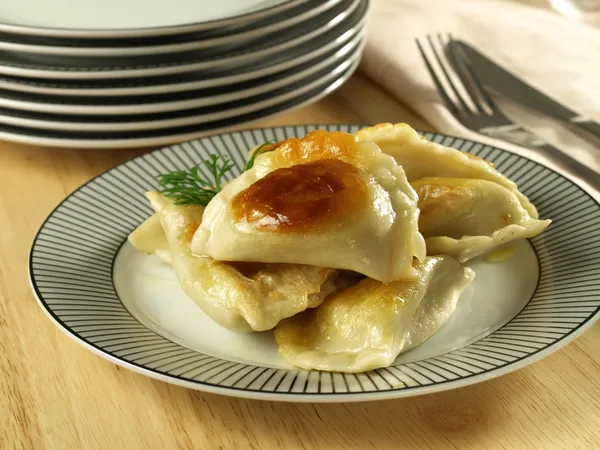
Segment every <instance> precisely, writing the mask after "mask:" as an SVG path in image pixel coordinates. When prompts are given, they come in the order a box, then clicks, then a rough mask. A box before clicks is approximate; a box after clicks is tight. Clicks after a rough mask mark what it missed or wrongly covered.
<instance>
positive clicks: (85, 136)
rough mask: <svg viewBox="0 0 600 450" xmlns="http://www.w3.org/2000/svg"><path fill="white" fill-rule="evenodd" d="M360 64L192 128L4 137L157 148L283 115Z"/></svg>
mask: <svg viewBox="0 0 600 450" xmlns="http://www.w3.org/2000/svg"><path fill="white" fill-rule="evenodd" d="M355 68H356V67H353V68H352V69H351V70H350V71H348V72H346V73H344V74H343V75H342V76H341V77H340V78H338V79H336V80H334V81H333V82H332V83H325V84H323V85H320V86H319V87H317V88H316V89H314V90H312V91H310V92H308V93H306V94H304V95H300V96H298V97H296V98H292V99H290V100H287V101H285V102H282V103H279V104H276V105H273V106H271V107H268V108H265V109H261V110H258V111H254V112H253V113H250V114H244V115H240V116H235V117H231V118H229V119H225V120H219V121H216V122H209V123H203V124H198V125H192V126H188V127H182V128H176V129H167V130H150V131H134V132H126V133H99V134H98V133H96V134H92V133H75V132H65V131H53V130H40V129H34V128H26V127H15V126H9V125H2V124H0V139H3V140H6V141H10V142H19V143H22V144H31V145H43V146H47V147H61V148H76V149H80V150H81V149H97V150H110V149H125V148H137V147H156V146H158V145H166V144H172V143H175V142H182V141H185V140H189V139H196V138H199V137H202V136H206V135H207V134H210V133H215V132H217V131H219V132H226V131H230V130H232V129H234V128H239V127H240V126H241V125H248V124H251V123H253V122H255V121H257V120H264V119H266V118H269V117H272V116H275V115H278V114H281V113H282V112H285V111H288V110H291V109H295V108H299V107H301V106H304V105H307V104H309V103H313V102H315V101H317V100H319V99H320V98H322V97H324V96H326V95H328V94H330V93H332V92H333V91H335V90H336V89H337V88H339V87H340V86H341V85H342V84H343V83H344V82H345V81H346V80H347V79H348V78H349V77H350V76H351V75H352V73H353V72H354V70H355Z"/></svg>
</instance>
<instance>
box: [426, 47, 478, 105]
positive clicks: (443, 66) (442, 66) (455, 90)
mask: <svg viewBox="0 0 600 450" xmlns="http://www.w3.org/2000/svg"><path fill="white" fill-rule="evenodd" d="M427 40H428V41H429V46H430V47H431V51H432V52H433V54H434V56H435V59H436V61H437V63H438V65H439V66H440V69H441V70H442V73H443V74H444V76H445V77H446V81H447V82H448V84H449V85H450V89H452V92H453V93H454V95H455V96H456V98H457V99H458V101H459V103H460V105H461V106H462V108H463V112H465V113H470V112H471V108H470V107H469V105H468V104H467V102H466V101H465V99H464V96H463V95H462V94H461V93H460V91H459V90H458V88H457V87H456V84H455V83H454V81H452V77H451V76H450V73H449V72H448V70H446V64H445V63H444V62H443V61H442V57H441V56H440V54H439V52H438V50H437V48H436V46H435V43H434V42H433V38H432V37H431V35H427ZM442 48H443V47H442Z"/></svg>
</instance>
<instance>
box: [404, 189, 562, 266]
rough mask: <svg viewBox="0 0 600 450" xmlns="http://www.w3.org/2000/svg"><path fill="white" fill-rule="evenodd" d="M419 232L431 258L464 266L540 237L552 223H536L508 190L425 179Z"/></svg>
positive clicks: (420, 202)
mask: <svg viewBox="0 0 600 450" xmlns="http://www.w3.org/2000/svg"><path fill="white" fill-rule="evenodd" d="M411 185H412V187H413V188H414V189H415V190H416V191H417V194H418V195H419V209H420V210H421V214H420V216H419V230H420V231H421V233H422V234H423V236H424V237H425V243H426V245H427V254H428V255H440V254H447V255H452V256H454V257H455V258H457V259H458V260H459V261H460V262H464V261H466V260H468V259H470V258H473V257H475V256H478V255H480V254H483V253H485V252H487V251H489V250H492V249H493V248H495V247H498V246H500V245H502V244H505V243H507V242H510V241H514V240H516V239H521V238H531V237H533V236H536V235H538V234H540V233H541V232H542V231H543V230H544V229H545V228H546V227H547V226H548V225H549V224H550V222H551V221H550V220H537V219H532V218H531V217H530V216H529V214H528V213H527V211H526V210H525V209H524V208H523V207H522V206H521V203H520V202H519V199H518V198H517V196H516V195H515V194H514V193H513V192H511V191H509V190H508V189H507V188H505V187H504V186H501V185H499V184H496V183H493V182H491V181H487V180H476V179H470V178H421V179H420V180H416V181H413V182H412V183H411Z"/></svg>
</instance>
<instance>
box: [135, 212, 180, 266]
mask: <svg viewBox="0 0 600 450" xmlns="http://www.w3.org/2000/svg"><path fill="white" fill-rule="evenodd" d="M127 240H128V241H129V243H130V244H131V245H133V246H134V247H135V248H136V249H137V250H139V251H140V252H142V253H146V254H147V255H156V256H158V257H159V258H160V259H162V260H163V261H164V262H166V263H167V264H171V251H170V250H169V243H168V242H167V237H166V236H165V232H164V231H163V228H162V225H161V224H160V219H159V218H158V216H157V215H156V214H152V215H151V216H150V217H148V218H147V219H146V220H144V222H142V224H141V225H140V226H138V227H137V228H136V229H135V230H133V232H132V233H131V234H130V235H129V236H128V237H127Z"/></svg>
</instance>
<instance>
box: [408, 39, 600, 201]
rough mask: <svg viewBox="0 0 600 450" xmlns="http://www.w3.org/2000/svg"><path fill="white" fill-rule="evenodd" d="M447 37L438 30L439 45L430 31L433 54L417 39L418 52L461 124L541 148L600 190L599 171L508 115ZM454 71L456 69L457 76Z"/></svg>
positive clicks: (441, 94) (495, 136) (445, 101)
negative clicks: (431, 55) (549, 142)
mask: <svg viewBox="0 0 600 450" xmlns="http://www.w3.org/2000/svg"><path fill="white" fill-rule="evenodd" d="M446 41H447V42H445V39H444V37H443V36H442V35H441V34H438V35H437V45H436V40H435V39H434V38H433V37H432V36H431V35H428V36H427V43H428V44H429V48H430V49H431V53H432V54H433V57H428V56H427V53H426V52H425V45H426V44H424V43H422V42H421V41H420V40H419V39H416V43H417V46H418V48H419V52H420V53H421V56H422V57H423V60H424V61H425V65H426V66H427V70H428V71H429V74H430V75H431V78H432V79H433V82H434V84H435V87H436V89H437V91H438V93H439V95H440V97H441V98H442V100H443V101H444V103H445V104H446V107H447V108H448V109H449V110H450V112H451V113H452V115H454V117H455V118H456V119H457V120H458V121H459V122H460V123H461V124H463V125H464V126H465V127H467V128H468V129H470V130H473V131H475V132H477V133H479V134H482V135H485V136H490V137H493V138H496V139H501V140H504V141H507V142H511V143H513V144H517V145H521V146H524V147H528V148H531V149H538V150H542V151H544V152H545V153H547V154H548V155H550V156H551V157H553V158H555V159H556V160H558V161H560V162H561V163H563V164H564V165H565V166H566V167H568V168H570V169H571V170H572V171H573V172H574V173H576V174H577V175H578V176H580V177H581V178H582V179H584V180H585V181H587V183H588V184H589V185H590V186H592V187H594V189H596V190H598V191H600V174H598V172H596V171H595V170H593V169H590V168H589V167H587V166H585V165H584V164H582V163H580V162H579V161H577V160H576V159H574V158H572V157H571V156H569V155H568V154H566V153H564V152H563V151H561V150H559V149H558V148H556V147H554V146H552V145H550V144H548V143H547V142H545V141H544V140H543V139H542V138H540V137H539V136H536V135H535V134H534V133H532V132H531V131H529V130H527V129H525V128H523V127H521V126H520V125H518V124H517V123H515V122H514V121H512V120H511V119H509V118H508V117H507V116H506V115H505V114H504V113H503V112H502V111H501V110H500V108H499V107H498V105H497V103H496V101H495V100H494V99H493V98H492V97H491V96H490V95H489V93H488V92H487V91H486V89H485V88H484V87H483V84H482V83H481V82H480V81H479V79H478V78H477V76H476V75H475V73H474V72H473V71H472V70H471V68H470V67H469V63H468V59H467V58H466V56H465V55H464V54H462V51H461V49H460V47H459V46H457V45H451V44H452V43H453V40H452V37H451V36H450V35H448V36H447V37H446ZM437 47H440V48H441V49H444V48H445V50H446V52H445V53H446V56H447V59H448V61H449V64H448V63H445V62H444V60H443V58H442V56H440V51H439V50H438V48H437ZM442 51H443V50H442ZM436 67H437V70H436ZM452 73H454V75H455V76H454V77H453V76H452ZM444 84H446V86H447V87H445V86H444ZM453 97H454V98H453Z"/></svg>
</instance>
